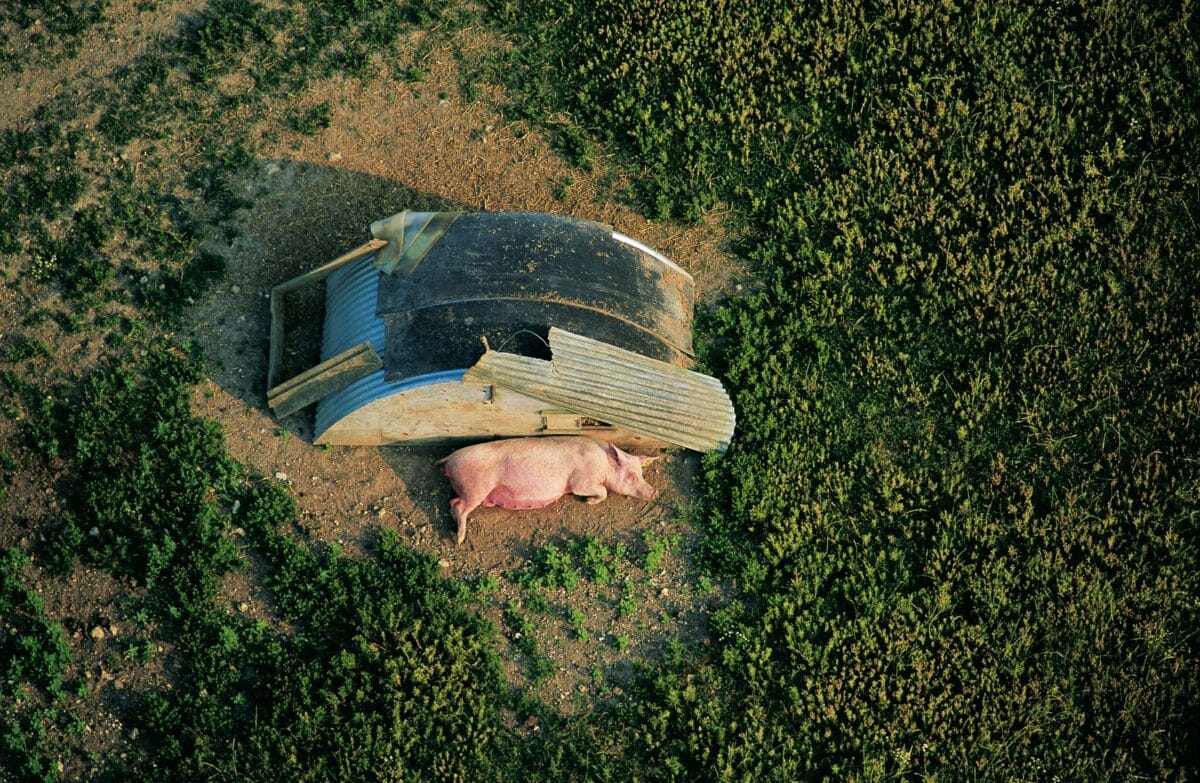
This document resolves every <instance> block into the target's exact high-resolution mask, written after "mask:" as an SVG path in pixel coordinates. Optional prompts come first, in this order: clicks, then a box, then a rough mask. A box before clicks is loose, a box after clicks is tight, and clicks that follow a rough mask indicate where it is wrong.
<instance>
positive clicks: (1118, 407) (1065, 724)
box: [494, 0, 1200, 780]
mask: <svg viewBox="0 0 1200 783" xmlns="http://www.w3.org/2000/svg"><path fill="white" fill-rule="evenodd" d="M494 8H495V9H496V11H497V13H498V14H499V15H500V16H501V17H502V18H504V19H506V20H508V21H509V22H510V23H511V24H512V29H513V30H514V33H515V34H517V35H519V36H520V39H521V41H522V45H521V46H519V47H518V49H517V50H516V52H515V53H514V54H511V55H508V62H509V64H510V65H513V66H517V67H514V68H513V69H512V73H513V74H514V83H516V84H518V85H519V86H520V87H521V88H522V89H523V90H524V96H525V101H526V102H527V105H526V106H525V107H524V108H523V109H522V111H523V112H524V113H525V114H526V115H529V116H536V115H538V114H539V113H540V114H547V113H548V112H550V111H552V110H554V109H555V108H556V107H557V106H558V105H559V102H561V103H562V104H565V108H566V109H567V110H569V111H570V112H571V113H572V114H573V116H575V117H577V118H580V120H581V122H582V123H583V124H584V125H585V126H587V127H591V128H595V129H596V130H597V132H598V133H599V135H600V136H601V137H602V138H603V139H604V140H606V141H608V142H610V143H613V144H616V145H618V146H620V147H621V148H622V149H624V150H626V151H627V154H628V155H629V158H630V161H631V162H632V163H633V164H634V165H636V166H641V167H644V168H645V171H646V174H645V176H644V178H643V181H642V185H641V190H640V198H641V202H642V205H643V207H644V208H645V209H646V210H647V211H648V212H649V213H650V214H654V215H658V216H668V215H670V216H674V217H678V218H683V219H694V218H696V217H697V216H698V215H699V214H700V213H701V212H702V211H703V210H704V209H705V208H706V207H707V206H708V205H709V204H711V203H713V201H714V200H715V199H718V198H720V199H723V200H725V201H727V202H728V203H730V204H731V205H732V206H734V207H735V208H736V209H738V211H739V213H740V214H741V216H742V218H743V219H744V221H745V231H744V235H745V239H744V241H743V252H744V253H745V255H746V256H747V257H749V258H751V259H752V260H753V261H754V263H755V264H756V265H757V268H758V271H759V273H760V275H761V277H762V279H763V280H764V281H765V283H766V285H765V287H763V288H762V289H761V290H759V291H757V292H755V293H753V294H751V295H748V296H746V297H743V298H740V299H737V300H734V301H730V302H729V303H728V304H726V305H725V306H724V307H722V308H721V309H720V310H718V311H717V312H715V313H712V314H709V315H707V317H706V318H705V321H704V324H703V328H702V332H701V335H700V337H701V340H702V348H703V354H704V360H705V362H706V363H707V365H708V368H709V369H710V370H711V371H714V372H716V373H717V374H718V375H720V376H721V377H722V378H723V379H724V380H725V382H726V384H727V386H728V387H729V389H730V390H731V392H732V394H733V396H734V398H735V401H736V404H737V407H738V414H739V416H738V420H739V432H738V436H737V438H736V440H735V443H734V446H733V447H732V448H731V450H730V451H729V453H728V454H727V455H725V456H724V457H717V456H709V457H707V458H706V459H705V462H704V486H705V491H706V496H707V497H706V499H705V502H704V504H703V505H702V508H701V509H700V511H699V512H698V513H697V514H696V519H697V522H698V524H699V525H700V526H701V527H702V529H703V530H704V532H705V539H704V543H703V547H704V549H705V550H706V558H707V560H708V562H709V563H710V565H711V567H712V568H713V569H714V572H715V573H717V574H729V575H731V576H733V577H735V578H736V580H737V583H738V586H739V588H740V595H741V598H740V600H739V601H738V602H735V603H734V604H732V605H730V606H729V607H726V608H725V609H722V610H720V611H718V612H717V613H716V614H714V615H713V616H711V617H710V618H709V619H710V631H711V632H713V634H714V636H715V637H716V641H717V642H718V650H717V654H716V656H715V660H714V668H713V669H711V670H707V669H706V670H705V671H704V674H703V676H700V677H697V678H696V679H695V680H694V681H691V682H687V681H685V680H683V679H681V678H679V677H678V676H676V675H673V674H669V673H668V674H665V675H663V676H662V677H661V678H660V679H658V680H657V681H656V685H655V688H656V691H655V694H656V698H650V699H647V703H648V704H656V705H659V706H657V707H655V708H653V709H648V710H647V712H646V713H643V714H639V715H638V716H637V719H638V720H639V721H646V722H645V723H643V724H641V725H644V726H646V727H647V729H646V730H639V731H636V732H635V733H636V736H637V737H638V738H639V739H638V743H639V744H640V746H641V748H642V750H643V751H644V752H645V753H646V754H647V757H648V758H655V759H657V760H659V761H661V762H662V763H663V765H664V769H665V771H664V773H663V774H662V776H663V777H666V778H672V777H680V778H702V779H714V780H715V779H753V780H768V779H773V780H798V779H818V778H834V779H880V778H883V777H889V776H896V777H902V776H914V777H926V778H928V779H961V778H965V777H971V778H979V777H983V778H988V779H992V778H997V779H1014V778H1015V779H1043V778H1049V777H1053V776H1065V777H1078V778H1084V779H1091V778H1097V777H1103V776H1107V775H1117V776H1137V775H1145V776H1148V777H1154V778H1161V777H1171V776H1173V775H1176V774H1181V770H1185V769H1186V770H1190V772H1187V773H1182V774H1192V775H1194V774H1195V773H1196V768H1195V767H1194V766H1189V765H1191V764H1193V763H1194V755H1193V752H1194V749H1195V743H1196V741H1197V735H1196V733H1195V723H1194V720H1193V718H1194V715H1195V714H1196V709H1197V706H1198V703H1200V667H1198V665H1197V661H1198V657H1197V652H1198V651H1197V649H1196V642H1195V639H1196V629H1197V619H1198V618H1197V615H1196V604H1195V600H1194V597H1195V595H1196V594H1197V588H1198V587H1200V585H1198V584H1197V579H1198V576H1197V573H1198V572H1197V569H1196V565H1197V554H1196V553H1197V541H1196V533H1197V522H1198V521H1200V512H1198V510H1197V497H1198V495H1197V488H1198V487H1200V473H1198V463H1196V461H1195V460H1194V457H1193V456H1190V455H1194V454H1195V453H1196V452H1197V450H1198V449H1197V447H1198V446H1200V443H1198V441H1200V438H1198V435H1197V427H1196V425H1195V421H1194V418H1193V417H1192V415H1191V414H1190V413H1188V411H1189V410H1190V409H1194V408H1195V405H1196V400H1197V393H1198V392H1200V388H1198V387H1197V386H1196V380H1195V373H1194V372H1192V371H1189V370H1188V369H1187V368H1190V367H1195V366H1197V365H1198V364H1200V333H1198V332H1197V328H1196V314H1197V312H1198V311H1200V309H1198V308H1200V273H1198V272H1197V270H1198V269H1200V257H1198V251H1197V241H1196V240H1197V234H1198V232H1197V226H1196V214H1197V211H1196V202H1195V198H1194V195H1195V189H1196V186H1197V181H1198V179H1200V169H1198V168H1197V161H1198V160H1200V146H1198V141H1197V139H1198V138H1200V136H1198V134H1197V131H1198V130H1200V128H1198V125H1200V115H1198V114H1197V112H1196V111H1195V106H1196V104H1195V95H1194V89H1193V88H1192V87H1189V86H1188V85H1194V84H1195V83H1196V78H1197V75H1198V60H1197V54H1198V47H1197V40H1200V37H1198V36H1197V30H1196V27H1195V20H1194V18H1193V17H1192V16H1189V15H1188V12H1187V11H1186V10H1170V9H1167V8H1166V7H1160V8H1158V9H1150V8H1148V7H1132V6H1123V7H1116V6H1111V5H1110V6H1105V7H1103V8H1084V9H1079V8H1073V9H1070V10H1066V9H1061V8H1057V7H1053V8H1052V7H1049V6H1047V7H1044V8H1043V7H1040V6H1039V5H1038V4H1033V5H1029V4H1026V5H1023V6H1019V7H1018V6H1011V5H1002V6H998V7H994V6H977V7H970V6H968V7H963V8H959V7H956V6H955V5H954V4H935V3H922V2H909V3H902V4H900V5H897V6H894V7H889V8H888V9H881V10H878V11H876V10H872V11H868V10H866V9H864V8H862V7H860V6H859V4H856V3H844V2H836V3H829V4H815V5H810V6H804V7H801V6H797V5H795V4H792V3H769V4H766V5H763V4H754V5H746V6H744V7H733V6H730V5H725V4H694V3H665V4H664V3H644V2H635V3H624V2H621V3H618V2H607V1H605V0H597V1H596V2H587V3H577V2H549V3H537V4H533V3H506V4H496V5H494ZM522 66H523V67H524V69H522ZM548 73H564V74H566V77H565V78H566V82H567V83H566V84H562V85H560V84H556V83H554V82H549V81H546V77H544V76H543V74H548ZM528 104H532V105H528ZM649 727H653V728H652V729H651V728H649Z"/></svg>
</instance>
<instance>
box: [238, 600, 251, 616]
mask: <svg viewBox="0 0 1200 783" xmlns="http://www.w3.org/2000/svg"><path fill="white" fill-rule="evenodd" d="M238 611H239V612H241V613H242V614H245V613H246V612H249V611H250V604H248V603H246V602H245V601H242V602H241V603H240V604H238Z"/></svg>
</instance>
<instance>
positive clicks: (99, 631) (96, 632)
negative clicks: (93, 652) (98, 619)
mask: <svg viewBox="0 0 1200 783" xmlns="http://www.w3.org/2000/svg"><path fill="white" fill-rule="evenodd" d="M104 636H105V634H104V629H103V628H101V627H100V626H98V625H97V626H96V627H95V628H93V629H92V638H93V639H95V640H96V641H100V640H101V639H103V638H104Z"/></svg>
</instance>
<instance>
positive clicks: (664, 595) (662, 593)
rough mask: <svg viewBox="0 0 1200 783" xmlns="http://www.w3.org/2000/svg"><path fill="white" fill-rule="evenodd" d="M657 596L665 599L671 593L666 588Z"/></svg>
mask: <svg viewBox="0 0 1200 783" xmlns="http://www.w3.org/2000/svg"><path fill="white" fill-rule="evenodd" d="M658 594H659V595H661V596H662V597H663V598H666V597H667V596H668V595H670V594H671V591H670V590H669V589H668V588H666V587H664V588H663V589H662V590H659V591H658Z"/></svg>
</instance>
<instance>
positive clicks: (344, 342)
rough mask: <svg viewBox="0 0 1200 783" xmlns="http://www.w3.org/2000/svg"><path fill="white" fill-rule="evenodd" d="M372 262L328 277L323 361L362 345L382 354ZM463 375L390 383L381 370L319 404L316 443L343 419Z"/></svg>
mask: <svg viewBox="0 0 1200 783" xmlns="http://www.w3.org/2000/svg"><path fill="white" fill-rule="evenodd" d="M373 261H374V256H368V257H366V258H364V259H362V260H360V261H355V262H353V263H351V264H347V265H346V266H344V267H342V268H341V269H339V270H337V271H336V272H334V273H333V274H332V275H330V276H329V280H328V282H327V283H326V286H325V337H324V341H323V342H322V344H321V360H322V361H324V360H325V359H328V358H330V357H332V356H337V355H338V354H339V353H341V352H342V351H345V350H347V349H348V348H352V347H354V346H355V345H358V344H359V343H362V342H370V343H371V345H372V346H374V348H375V350H376V351H377V352H379V353H383V319H382V318H380V317H379V316H377V315H376V314H375V302H376V299H377V298H378V295H379V275H380V274H381V273H380V271H379V270H378V269H376V268H375V267H374V266H373V264H372V262H373ZM463 372H464V371H463V370H461V369H459V370H448V371H446V372H440V373H432V374H430V375H421V376H418V377H415V378H405V379H404V380H402V381H396V382H392V383H389V382H387V381H385V380H384V378H383V370H377V371H375V372H373V373H371V374H370V375H368V376H366V377H365V378H360V379H359V380H357V381H354V382H353V383H351V384H349V385H348V386H346V387H344V388H342V389H339V390H338V391H336V392H334V393H333V394H330V395H329V396H328V397H325V398H324V399H322V400H321V401H320V402H318V403H317V418H316V436H315V437H317V438H319V437H321V435H322V434H324V432H325V430H327V429H329V428H330V427H332V426H333V425H334V424H336V423H337V422H338V421H339V420H341V418H342V417H344V416H346V415H348V414H350V413H353V412H354V411H356V410H358V409H359V408H361V407H363V406H364V405H369V404H370V403H372V402H374V401H376V400H378V399H380V398H382V397H386V396H388V395H389V394H395V393H397V392H402V391H405V390H407V389H413V388H416V387H419V386H424V385H426V384H430V383H445V382H447V381H458V380H461V379H462V376H463Z"/></svg>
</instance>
